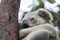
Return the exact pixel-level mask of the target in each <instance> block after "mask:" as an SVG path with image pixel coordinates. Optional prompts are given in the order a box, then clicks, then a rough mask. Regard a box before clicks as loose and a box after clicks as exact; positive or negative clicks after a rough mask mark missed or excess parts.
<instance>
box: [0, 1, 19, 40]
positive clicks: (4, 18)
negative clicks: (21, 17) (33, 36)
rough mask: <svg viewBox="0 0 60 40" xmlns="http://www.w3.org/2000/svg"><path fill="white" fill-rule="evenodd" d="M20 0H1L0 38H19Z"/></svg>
mask: <svg viewBox="0 0 60 40" xmlns="http://www.w3.org/2000/svg"><path fill="white" fill-rule="evenodd" d="M19 5H20V0H1V3H0V40H19V36H18V35H19V33H18V9H19Z"/></svg>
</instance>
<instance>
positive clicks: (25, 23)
mask: <svg viewBox="0 0 60 40" xmlns="http://www.w3.org/2000/svg"><path fill="white" fill-rule="evenodd" d="M22 26H23V28H28V27H29V24H28V21H26V20H24V21H23V22H22Z"/></svg>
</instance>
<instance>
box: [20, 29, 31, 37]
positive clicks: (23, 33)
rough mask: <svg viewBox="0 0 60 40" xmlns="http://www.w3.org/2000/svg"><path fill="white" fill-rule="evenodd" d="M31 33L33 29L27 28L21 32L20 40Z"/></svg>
mask: <svg viewBox="0 0 60 40" xmlns="http://www.w3.org/2000/svg"><path fill="white" fill-rule="evenodd" d="M31 31H32V29H31V28H26V29H21V30H19V35H20V38H23V37H25V36H27V35H28V34H29V33H30V32H31Z"/></svg>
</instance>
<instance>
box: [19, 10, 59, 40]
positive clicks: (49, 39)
mask: <svg viewBox="0 0 60 40" xmlns="http://www.w3.org/2000/svg"><path fill="white" fill-rule="evenodd" d="M52 19H53V16H52V15H51V13H50V12H48V11H47V10H45V9H38V10H37V11H35V12H30V13H28V14H26V15H25V16H24V18H23V20H22V25H23V26H24V27H26V28H24V29H21V30H19V34H20V39H21V40H59V36H58V33H57V32H56V30H55V29H54V26H53V24H52V22H51V21H52Z"/></svg>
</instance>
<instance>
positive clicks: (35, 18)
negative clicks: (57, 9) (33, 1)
mask: <svg viewBox="0 0 60 40" xmlns="http://www.w3.org/2000/svg"><path fill="white" fill-rule="evenodd" d="M52 18H53V17H52V15H51V13H50V12H48V11H47V10H45V9H38V10H37V11H34V12H30V13H27V14H26V15H25V16H24V18H23V19H22V25H24V27H25V28H27V27H33V26H37V25H40V24H43V23H50V21H51V20H52Z"/></svg>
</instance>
